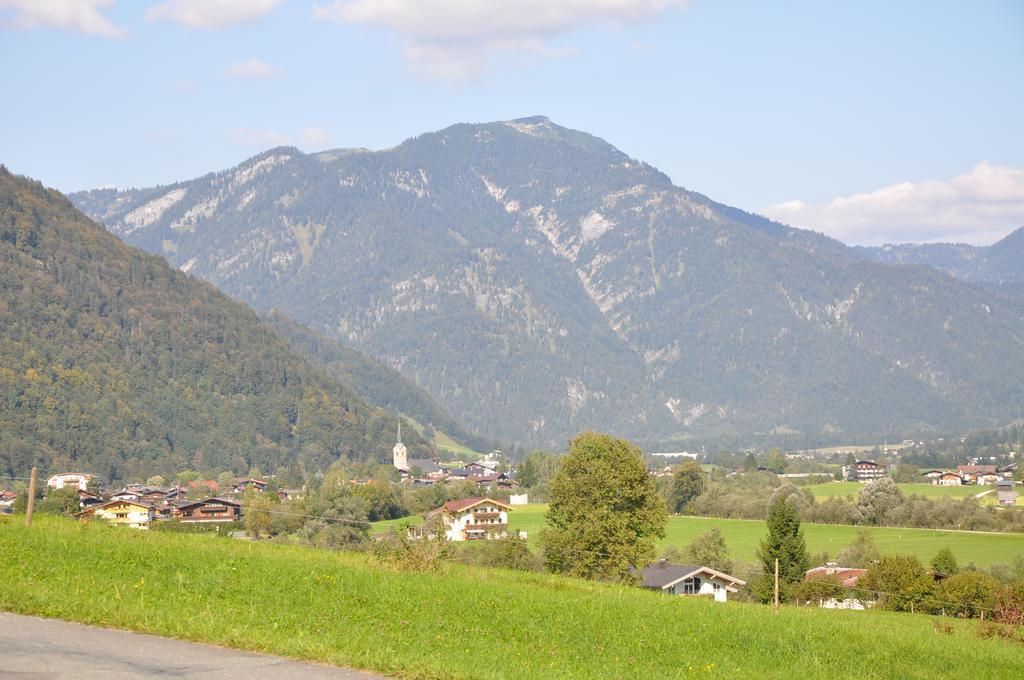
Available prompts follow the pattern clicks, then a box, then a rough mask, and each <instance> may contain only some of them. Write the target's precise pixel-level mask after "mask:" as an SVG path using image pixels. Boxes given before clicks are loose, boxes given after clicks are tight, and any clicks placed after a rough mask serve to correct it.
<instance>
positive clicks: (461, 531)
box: [432, 498, 513, 541]
mask: <svg viewBox="0 0 1024 680" xmlns="http://www.w3.org/2000/svg"><path fill="white" fill-rule="evenodd" d="M512 510H513V508H512V506H511V505H506V504H505V503H502V502H500V501H496V500H492V499H490V498H463V499H462V500H457V501H448V502H447V503H445V504H444V505H442V506H441V507H440V508H438V509H437V510H435V511H434V513H432V514H435V515H436V516H439V517H440V519H441V523H442V526H443V527H444V535H445V537H446V538H447V539H448V540H449V541H480V540H494V539H499V538H505V537H506V536H508V513H510V512H512Z"/></svg>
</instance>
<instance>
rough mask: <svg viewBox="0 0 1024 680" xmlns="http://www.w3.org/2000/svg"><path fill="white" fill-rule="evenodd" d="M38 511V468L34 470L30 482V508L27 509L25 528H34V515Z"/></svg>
mask: <svg viewBox="0 0 1024 680" xmlns="http://www.w3.org/2000/svg"><path fill="white" fill-rule="evenodd" d="M35 509H36V468H35V467H33V468H32V476H31V477H29V480H28V507H26V508H25V526H27V527H30V526H32V513H33V512H35Z"/></svg>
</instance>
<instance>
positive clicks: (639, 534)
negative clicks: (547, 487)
mask: <svg viewBox="0 0 1024 680" xmlns="http://www.w3.org/2000/svg"><path fill="white" fill-rule="evenodd" d="M666 518H667V512H666V510H665V503H664V501H663V500H662V499H661V498H659V497H658V493H657V490H656V488H655V486H654V482H653V480H652V479H651V477H650V476H649V475H648V474H647V467H646V466H645V465H644V461H643V455H642V454H641V452H640V449H639V448H637V447H636V446H634V445H633V444H631V443H629V442H627V441H625V440H622V439H616V438H614V437H611V436H609V435H607V434H598V433H595V432H585V433H583V434H581V435H579V436H577V437H576V438H575V439H573V440H572V441H571V442H570V443H569V454H568V455H567V456H566V457H565V459H564V460H563V462H562V466H561V468H560V469H559V471H558V474H557V475H555V477H554V479H552V481H551V506H550V508H549V509H548V512H547V514H546V520H547V525H548V527H549V528H548V529H545V530H544V531H543V533H542V534H541V542H542V544H543V546H544V563H545V566H546V567H547V568H548V569H549V570H550V571H553V572H557V573H563V574H570V575H573V576H580V577H584V578H608V579H622V580H626V579H628V578H630V571H629V569H630V567H631V566H635V567H643V566H645V565H647V564H649V563H650V562H651V561H652V560H653V559H654V556H655V551H654V541H655V539H656V538H659V537H662V536H664V535H665V521H666Z"/></svg>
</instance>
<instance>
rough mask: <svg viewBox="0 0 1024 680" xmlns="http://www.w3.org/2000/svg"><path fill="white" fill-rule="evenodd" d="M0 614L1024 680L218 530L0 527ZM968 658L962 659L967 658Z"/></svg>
mask: <svg viewBox="0 0 1024 680" xmlns="http://www.w3.org/2000/svg"><path fill="white" fill-rule="evenodd" d="M0 554H3V555H4V559H3V560H2V561H0V609H4V610H8V611H13V612H18V613H22V614H34V615H39V616H48V617H58V618H64V619H70V620H75V621H81V622H84V623H90V624H95V625H100V626H108V627H116V628H127V629H133V630H139V631H144V632H148V633H154V634H159V635H167V636H173V637H181V638H185V639H191V640H197V641H202V642H208V643H214V644H220V645H225V646H229V647H236V648H240V649H248V650H255V651H260V652H265V653H272V654H278V655H283V656H289V657H294V658H300V659H309V660H315V661H320V662H325V663H333V664H338V665H345V666H351V667H356V668H365V669H372V670H376V671H380V672H384V673H388V674H393V675H396V676H398V677H403V678H423V679H426V678H436V679H440V678H448V679H457V678H485V679H486V678H508V677H515V678H524V679H529V678H684V677H685V678H695V677H696V678H700V677H723V678H724V677H730V678H731V677H760V678H792V677H801V678H895V677H899V678H944V677H945V678H962V677H972V678H1006V677H1024V653H1022V648H1021V646H1020V644H1019V643H1006V642H1001V641H997V640H991V639H979V638H978V637H977V634H976V631H977V624H976V623H975V622H969V621H960V620H956V619H945V620H944V621H945V623H944V624H943V625H942V626H941V627H940V626H937V625H935V621H936V619H934V618H933V617H928V616H923V615H912V614H895V613H888V612H881V611H869V612H852V611H834V610H822V609H815V608H798V607H783V608H782V610H781V612H780V613H779V614H777V615H776V614H773V613H772V609H771V608H770V607H765V606H761V605H753V604H743V603H738V602H730V603H725V604H721V603H715V602H711V601H708V600H704V599H699V598H682V597H667V596H663V595H659V594H656V593H650V592H645V591H642V590H639V589H637V588H632V587H627V586H616V585H610V584H599V583H592V582H585V581H579V580H574V579H568V578H563V577H557V576H551V575H545V574H536V573H524V572H511V571H506V570H500V569H483V568H476V567H470V566H467V565H458V564H456V565H452V566H451V567H450V569H449V570H448V571H446V572H444V573H423V572H418V573H410V572H403V571H395V570H391V569H386V568H382V567H378V566H374V565H372V564H371V563H370V562H369V561H368V558H367V557H366V556H365V555H362V554H354V553H339V552H329V551H320V550H312V549H308V548H302V547H297V546H287V545H277V544H272V543H254V542H248V541H235V540H231V539H227V538H222V537H213V536H201V535H188V534H164V533H160V532H144V531H136V530H131V529H123V528H115V527H109V526H106V525H101V524H95V523H94V524H90V525H84V526H83V525H79V524H77V523H76V522H73V521H71V520H66V519H60V518H52V517H40V518H39V519H38V520H37V522H36V524H35V525H34V526H33V527H32V528H31V529H27V528H25V527H24V525H23V524H22V523H21V522H18V521H15V520H10V519H7V520H0ZM964 649H970V653H969V654H965V653H963V650H964Z"/></svg>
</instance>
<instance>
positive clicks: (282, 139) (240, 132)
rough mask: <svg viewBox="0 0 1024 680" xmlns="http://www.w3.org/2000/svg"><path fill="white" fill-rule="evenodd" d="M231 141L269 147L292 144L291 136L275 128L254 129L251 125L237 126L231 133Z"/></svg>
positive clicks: (240, 144)
mask: <svg viewBox="0 0 1024 680" xmlns="http://www.w3.org/2000/svg"><path fill="white" fill-rule="evenodd" d="M231 141H232V142H234V143H235V144H238V145H239V146H255V147H260V148H268V147H272V146H284V145H288V144H291V138H289V137H288V136H287V135H282V134H280V133H278V132H274V131H273V130H254V129H253V128H249V127H244V126H243V127H238V128H235V130H234V132H232V133H231Z"/></svg>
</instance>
